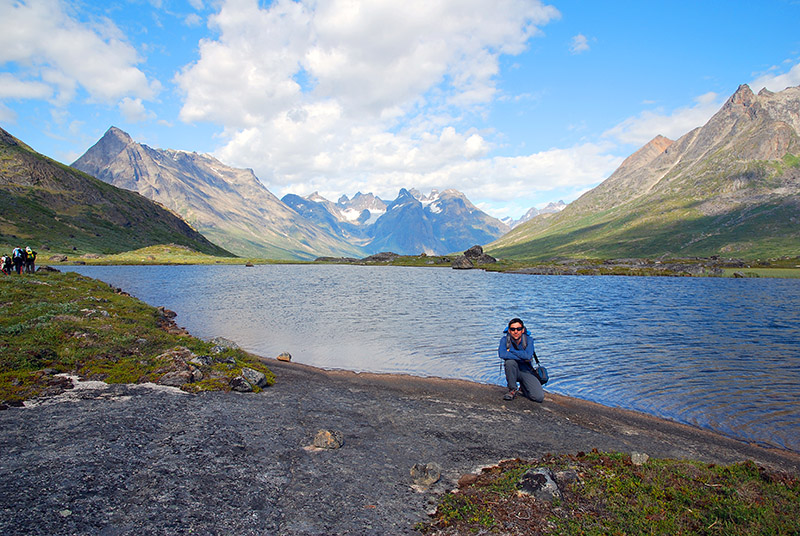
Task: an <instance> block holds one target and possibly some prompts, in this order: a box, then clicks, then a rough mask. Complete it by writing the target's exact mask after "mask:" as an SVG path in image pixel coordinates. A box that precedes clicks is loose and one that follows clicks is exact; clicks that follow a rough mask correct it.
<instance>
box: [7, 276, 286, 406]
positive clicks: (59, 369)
mask: <svg viewBox="0 0 800 536" xmlns="http://www.w3.org/2000/svg"><path fill="white" fill-rule="evenodd" d="M0 308H2V311H3V314H2V315H0V401H6V402H10V403H18V402H20V401H22V400H25V399H28V398H33V397H36V396H39V395H41V394H44V393H48V392H51V390H52V389H53V386H54V384H55V383H57V379H54V376H53V375H54V374H55V373H70V374H74V375H77V376H80V377H82V378H87V379H93V380H102V381H106V382H108V383H140V382H146V381H157V380H158V379H159V378H160V377H161V376H162V375H163V374H164V373H166V372H168V371H170V370H172V369H173V368H174V366H175V363H174V362H173V360H172V359H168V358H165V357H162V356H163V354H164V353H165V352H167V351H168V350H171V349H174V348H175V347H184V348H188V349H189V350H191V351H192V352H193V353H194V354H196V355H208V354H210V353H211V349H212V346H213V345H212V344H211V343H208V342H206V341H202V340H200V339H197V338H195V337H191V336H189V335H185V334H176V333H170V332H168V331H166V330H165V329H163V326H164V325H165V320H164V319H163V318H162V317H161V315H160V313H159V312H158V310H157V309H156V308H155V307H151V306H149V305H147V304H145V303H143V302H141V301H139V300H137V299H136V298H133V297H131V296H129V295H127V294H124V293H119V292H117V291H116V290H115V289H114V288H112V287H110V286H109V285H107V284H105V283H103V282H101V281H97V280H94V279H90V278H87V277H83V276H80V275H78V274H76V273H64V274H61V273H51V274H49V273H46V272H39V273H37V274H30V275H23V276H17V275H13V276H7V277H6V276H4V277H2V278H0ZM218 357H219V358H220V359H218V360H217V361H215V362H214V363H213V364H211V365H204V366H201V365H197V367H198V368H200V369H201V372H202V373H203V376H204V378H209V379H208V380H207V381H206V382H205V383H204V384H203V385H202V386H201V387H200V388H195V387H192V385H191V384H187V387H186V390H188V391H192V390H199V389H203V390H209V389H215V390H229V389H230V387H229V381H230V379H231V378H233V377H234V376H237V375H240V374H241V370H242V367H245V366H246V367H249V368H252V369H255V370H258V371H260V372H262V373H264V375H265V376H266V377H267V382H268V384H270V385H271V384H273V383H274V381H275V376H274V375H273V374H272V372H271V371H270V370H269V369H268V368H267V366H266V365H265V364H264V363H263V362H261V361H260V360H259V359H258V357H257V356H254V355H252V354H249V353H247V352H245V351H243V350H240V349H229V350H225V352H223V353H222V354H220V355H219V356H218ZM221 360H227V361H231V362H232V363H231V364H228V363H220V362H219V361H221ZM45 370H46V371H48V372H47V373H43V371H45Z"/></svg>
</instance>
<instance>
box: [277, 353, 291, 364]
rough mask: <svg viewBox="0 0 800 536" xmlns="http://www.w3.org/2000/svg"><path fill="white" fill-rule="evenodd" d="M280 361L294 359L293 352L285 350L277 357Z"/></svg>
mask: <svg viewBox="0 0 800 536" xmlns="http://www.w3.org/2000/svg"><path fill="white" fill-rule="evenodd" d="M275 359H277V360H278V361H286V362H287V363H288V362H289V361H291V360H292V354H290V353H289V352H283V353H281V354H280V355H279V356H278V357H276V358H275Z"/></svg>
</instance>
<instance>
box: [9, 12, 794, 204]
mask: <svg viewBox="0 0 800 536" xmlns="http://www.w3.org/2000/svg"><path fill="white" fill-rule="evenodd" d="M797 21H800V0H763V1H761V2H752V1H738V0H724V1H717V0H705V1H703V0H700V1H696V0H685V1H680V0H675V1H671V2H651V1H641V0H631V1H625V0H607V1H603V2H600V1H593V0H584V1H578V0H565V1H560V0H553V1H551V2H539V1H536V0H491V1H489V0H441V1H437V0H361V1H359V0H328V1H324V0H297V1H290V0H275V1H265V0H261V1H258V0H127V1H125V0H123V1H108V0H105V1H91V0H76V1H71V0H30V1H14V0H0V126H2V128H4V129H5V130H7V131H8V132H10V133H11V134H12V135H14V136H16V137H17V138H19V139H21V140H22V141H23V142H25V143H27V144H28V145H30V146H31V147H32V148H33V149H35V150H36V151H38V152H40V153H42V154H45V155H46V156H48V157H50V158H53V159H55V160H58V161H59V162H63V163H65V164H71V163H72V162H74V161H75V160H76V159H77V158H78V157H79V156H80V155H82V154H83V153H84V152H85V151H86V150H87V149H89V148H90V147H91V146H92V145H93V144H94V143H96V142H97V141H98V140H99V139H100V138H101V137H102V136H103V134H104V133H105V131H106V130H108V128H110V127H111V126H116V127H118V128H121V129H122V130H124V131H125V132H127V133H128V134H130V135H131V137H132V138H133V139H134V140H135V141H137V142H139V143H143V144H146V145H149V146H151V147H154V148H159V149H177V150H185V151H195V152H198V153H210V154H212V155H213V156H215V157H216V158H218V159H219V160H220V161H221V162H223V163H224V164H227V165H230V166H234V167H240V168H251V169H253V171H254V172H255V174H256V176H258V178H259V179H260V180H261V181H262V182H263V183H264V185H265V186H266V187H267V188H268V189H269V190H270V191H271V192H272V193H274V194H275V195H277V196H278V197H282V196H283V195H285V194H287V193H294V194H299V195H309V194H311V193H313V192H319V193H320V194H321V195H323V196H324V197H326V198H328V199H331V200H334V201H335V200H337V199H338V198H339V197H340V196H341V195H342V194H345V195H347V196H349V197H352V196H353V195H354V194H355V193H357V192H362V193H367V192H372V193H374V194H375V195H378V196H379V197H381V198H383V199H385V200H387V201H388V200H393V199H394V198H395V197H396V196H397V194H398V192H399V190H400V189H401V188H408V189H410V188H416V189H417V190H420V191H421V192H422V193H424V194H427V193H429V192H430V191H431V190H432V189H438V190H444V189H447V188H455V189H457V190H460V191H462V192H464V193H465V194H466V195H467V197H468V198H469V199H470V200H471V201H472V202H473V203H474V204H475V205H477V206H478V207H479V208H481V209H482V210H484V211H486V212H487V213H489V214H491V215H492V216H495V217H498V218H502V217H512V218H519V217H520V216H522V214H523V213H525V212H526V211H527V210H528V209H529V208H531V207H537V208H542V207H543V206H544V205H546V204H547V203H549V202H551V201H558V200H563V201H565V202H570V201H572V200H574V199H576V198H577V197H579V196H580V195H581V194H582V193H584V192H586V191H587V190H589V189H591V188H593V187H594V186H596V185H597V184H599V183H600V182H602V181H603V180H604V179H606V178H607V177H608V176H609V175H610V174H611V173H612V172H613V171H614V170H615V169H616V168H617V167H618V166H619V164H620V163H621V162H622V161H623V160H624V159H625V158H626V157H627V156H629V155H630V154H632V153H633V152H635V151H636V150H637V149H639V148H640V147H641V146H643V145H644V144H646V143H647V142H648V141H650V140H651V139H652V138H654V137H655V136H657V135H663V136H666V137H668V138H670V139H673V140H674V139H677V138H679V137H680V136H682V135H683V134H686V133H687V132H689V131H690V130H691V129H693V128H695V127H698V126H702V125H703V124H704V123H705V122H706V121H708V119H709V118H710V117H711V116H712V115H713V114H714V113H715V112H716V111H717V110H718V109H719V108H720V107H721V106H722V105H723V104H724V102H725V101H726V100H727V99H728V98H729V97H730V96H731V95H732V94H733V93H734V92H735V91H736V89H737V88H738V87H739V85H740V84H749V85H750V87H751V88H752V89H753V91H755V92H758V91H760V90H761V89H762V88H767V89H769V90H771V91H780V90H782V89H784V88H786V87H789V86H797V85H800V32H799V31H797Z"/></svg>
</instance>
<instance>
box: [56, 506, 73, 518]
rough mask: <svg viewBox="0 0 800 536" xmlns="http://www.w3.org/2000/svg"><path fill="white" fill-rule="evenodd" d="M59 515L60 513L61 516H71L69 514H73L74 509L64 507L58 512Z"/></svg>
mask: <svg viewBox="0 0 800 536" xmlns="http://www.w3.org/2000/svg"><path fill="white" fill-rule="evenodd" d="M58 515H60V516H61V517H69V516H71V515H72V510H68V509H66V508H64V509H63V510H61V511H60V512H59V513H58Z"/></svg>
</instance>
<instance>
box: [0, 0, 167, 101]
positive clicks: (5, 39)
mask: <svg viewBox="0 0 800 536" xmlns="http://www.w3.org/2000/svg"><path fill="white" fill-rule="evenodd" d="M139 61H140V60H139V57H138V55H137V53H136V50H135V49H134V48H133V47H132V46H131V45H130V44H128V43H127V42H125V41H124V39H123V38H122V37H121V33H120V31H119V29H118V28H117V27H116V26H115V25H114V24H113V23H111V22H110V21H108V20H105V21H101V23H100V24H96V25H94V26H89V25H87V24H82V23H80V22H78V21H76V20H74V19H73V18H71V17H70V16H69V15H68V14H67V12H66V10H65V9H64V6H63V5H62V3H61V2H60V1H58V0H39V1H36V2H27V3H22V2H12V1H9V0H2V1H0V65H2V64H14V65H16V67H17V73H15V75H13V76H15V77H16V78H17V80H18V83H21V82H25V83H29V84H30V83H33V82H34V81H35V82H38V83H39V84H43V85H47V86H49V88H50V92H51V93H52V94H54V95H55V97H54V103H55V104H57V105H63V104H65V103H67V102H69V101H70V100H71V99H73V98H74V96H75V93H76V89H77V87H78V86H81V87H83V88H84V89H85V90H86V91H87V92H88V94H89V96H90V97H91V98H92V99H95V100H99V101H105V102H109V101H113V100H114V99H117V98H119V97H121V96H124V95H133V96H135V97H138V98H152V97H153V96H154V95H155V94H156V93H157V92H158V90H159V89H160V86H159V84H158V83H157V82H155V81H153V82H151V81H149V80H148V79H147V77H146V76H145V74H144V73H143V72H142V71H141V70H139V69H138V68H137V67H136V64H137V63H139ZM40 91H41V90H40Z"/></svg>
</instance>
